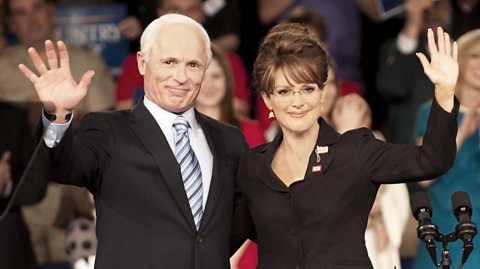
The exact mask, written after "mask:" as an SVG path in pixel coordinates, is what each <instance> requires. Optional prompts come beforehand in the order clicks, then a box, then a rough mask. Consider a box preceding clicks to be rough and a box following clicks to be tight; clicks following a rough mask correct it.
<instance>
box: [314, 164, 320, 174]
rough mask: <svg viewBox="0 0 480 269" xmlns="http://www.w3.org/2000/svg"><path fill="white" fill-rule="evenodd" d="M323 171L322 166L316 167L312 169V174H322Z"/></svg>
mask: <svg viewBox="0 0 480 269" xmlns="http://www.w3.org/2000/svg"><path fill="white" fill-rule="evenodd" d="M321 171H322V166H321V165H315V166H313V167H312V173H315V172H321Z"/></svg>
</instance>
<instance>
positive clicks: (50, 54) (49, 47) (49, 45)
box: [45, 40, 58, 69]
mask: <svg viewBox="0 0 480 269" xmlns="http://www.w3.org/2000/svg"><path fill="white" fill-rule="evenodd" d="M45 52H46V54H47V60H48V65H49V66H50V69H57V68H58V57H57V52H56V51H55V46H54V45H53V42H52V41H51V40H47V41H45Z"/></svg>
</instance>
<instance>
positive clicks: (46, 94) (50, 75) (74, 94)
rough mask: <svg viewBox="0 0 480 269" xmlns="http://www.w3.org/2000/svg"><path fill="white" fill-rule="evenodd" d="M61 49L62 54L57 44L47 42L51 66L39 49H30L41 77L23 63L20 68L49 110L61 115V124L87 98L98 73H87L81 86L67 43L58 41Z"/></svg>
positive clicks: (47, 54) (59, 117)
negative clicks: (73, 68)
mask: <svg viewBox="0 0 480 269" xmlns="http://www.w3.org/2000/svg"><path fill="white" fill-rule="evenodd" d="M57 46H58V54H57V51H56V49H55V47H54V45H53V42H52V41H51V40H47V41H45V52H46V57H47V61H48V66H47V64H46V63H45V62H44V61H43V60H42V58H41V57H40V55H39V54H38V52H37V50H36V49H35V48H32V47H31V48H29V49H28V54H29V55H30V58H31V59H32V61H33V64H34V66H35V68H36V71H37V72H38V74H39V75H37V74H35V73H34V72H32V71H31V70H30V69H29V68H28V67H27V66H26V65H24V64H19V65H18V68H19V69H20V71H21V72H22V73H23V75H24V76H25V77H26V78H28V79H29V80H30V82H32V83H33V85H34V86H35V90H36V92H37V95H38V98H39V99H40V101H41V102H42V103H43V106H44V108H45V111H47V112H48V113H50V114H55V115H57V119H58V122H61V121H62V120H63V119H64V116H65V115H66V114H68V113H70V112H71V111H73V110H74V109H75V108H76V107H77V106H78V104H80V102H81V101H82V99H83V98H84V97H85V95H86V94H87V90H88V86H89V85H90V83H91V81H92V78H93V76H94V74H95V72H93V71H92V70H89V71H87V72H85V74H83V77H82V79H81V80H80V82H79V83H78V84H77V82H76V81H75V80H74V79H73V76H72V73H71V71H70V60H69V56H68V51H67V47H66V45H65V43H63V42H62V41H58V42H57ZM57 55H58V56H59V57H58V56H57Z"/></svg>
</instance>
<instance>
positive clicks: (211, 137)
mask: <svg viewBox="0 0 480 269" xmlns="http://www.w3.org/2000/svg"><path fill="white" fill-rule="evenodd" d="M195 116H196V118H197V121H198V123H199V124H200V126H202V130H203V133H204V134H205V138H206V139H207V142H208V146H209V147H210V151H211V152H212V155H213V171H212V180H211V182H210V190H209V193H208V198H207V203H206V206H205V209H204V212H203V217H202V224H201V225H200V226H201V228H200V229H202V228H203V227H204V226H205V225H206V224H207V222H208V220H209V219H210V218H211V216H212V214H213V212H214V211H215V206H216V205H217V203H218V202H219V198H220V194H221V190H222V187H223V183H224V179H223V178H224V177H225V176H224V172H223V169H222V167H221V162H220V160H222V159H224V155H223V154H222V153H223V150H222V147H224V145H225V144H224V143H223V141H224V138H223V137H222V135H221V134H220V132H218V131H216V130H215V127H214V126H212V124H211V123H209V122H208V120H206V119H205V116H203V115H201V114H200V113H198V112H196V111H195Z"/></svg>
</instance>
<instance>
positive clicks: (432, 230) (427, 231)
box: [410, 192, 439, 265]
mask: <svg viewBox="0 0 480 269" xmlns="http://www.w3.org/2000/svg"><path fill="white" fill-rule="evenodd" d="M410 205H411V208H412V214H413V216H414V217H415V219H416V220H417V221H418V227H417V237H418V238H419V239H420V240H422V241H423V242H425V246H426V248H427V251H428V254H430V258H431V259H432V261H433V263H434V264H435V265H437V245H436V243H435V240H437V239H439V236H438V228H437V225H435V224H433V223H432V219H431V217H432V206H431V204H430V199H429V198H428V194H427V193H426V192H416V193H414V194H413V195H412V197H411V199H410Z"/></svg>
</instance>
